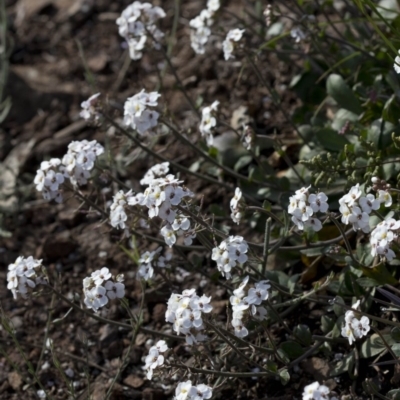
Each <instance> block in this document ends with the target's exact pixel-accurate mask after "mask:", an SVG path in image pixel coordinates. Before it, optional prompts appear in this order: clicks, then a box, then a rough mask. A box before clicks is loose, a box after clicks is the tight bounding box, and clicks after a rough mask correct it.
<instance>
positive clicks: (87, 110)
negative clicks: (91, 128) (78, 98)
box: [79, 93, 100, 120]
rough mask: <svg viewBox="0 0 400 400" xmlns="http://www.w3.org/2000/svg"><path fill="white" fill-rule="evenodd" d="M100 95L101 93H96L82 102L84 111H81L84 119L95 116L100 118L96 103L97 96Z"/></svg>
mask: <svg viewBox="0 0 400 400" xmlns="http://www.w3.org/2000/svg"><path fill="white" fill-rule="evenodd" d="M99 96H100V93H96V94H94V95H93V96H90V97H89V98H88V99H87V100H85V101H83V102H82V103H81V107H82V111H81V112H80V114H79V115H80V116H81V117H82V118H83V119H86V120H88V119H90V118H95V119H98V117H99V116H98V114H97V113H96V104H97V98H98V97H99Z"/></svg>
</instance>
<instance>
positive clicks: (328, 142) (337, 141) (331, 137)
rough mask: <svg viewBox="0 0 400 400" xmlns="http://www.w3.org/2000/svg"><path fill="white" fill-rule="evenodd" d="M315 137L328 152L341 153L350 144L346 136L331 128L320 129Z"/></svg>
mask: <svg viewBox="0 0 400 400" xmlns="http://www.w3.org/2000/svg"><path fill="white" fill-rule="evenodd" d="M315 136H316V137H317V139H318V141H319V143H320V144H321V146H322V147H323V148H324V149H325V150H328V151H341V150H343V149H344V146H345V145H346V144H349V143H350V142H349V141H348V140H347V138H346V137H345V136H342V135H339V134H338V133H337V131H334V130H333V129H331V128H322V129H319V130H318V131H317V132H316V133H315Z"/></svg>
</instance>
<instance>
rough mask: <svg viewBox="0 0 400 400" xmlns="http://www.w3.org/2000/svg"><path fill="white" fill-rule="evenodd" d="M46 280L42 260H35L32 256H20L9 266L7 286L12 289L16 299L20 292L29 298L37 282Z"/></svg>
mask: <svg viewBox="0 0 400 400" xmlns="http://www.w3.org/2000/svg"><path fill="white" fill-rule="evenodd" d="M45 282H46V279H45V276H44V275H43V273H42V260H35V259H34V258H33V257H32V256H29V257H28V258H24V257H18V258H17V259H16V260H15V262H14V263H13V264H9V266H8V272H7V288H8V289H10V290H11V292H12V294H13V297H14V299H15V300H16V299H17V296H18V294H20V295H21V296H22V297H23V298H27V297H28V295H29V294H30V293H31V292H32V291H33V289H35V288H36V285H37V284H42V283H45Z"/></svg>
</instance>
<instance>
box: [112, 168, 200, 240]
mask: <svg viewBox="0 0 400 400" xmlns="http://www.w3.org/2000/svg"><path fill="white" fill-rule="evenodd" d="M159 165H160V166H161V167H160V168H154V167H153V168H154V170H149V171H148V172H147V173H146V175H147V177H146V175H145V178H143V179H142V181H143V182H144V181H146V182H149V186H148V187H147V188H146V190H145V191H144V193H137V194H136V195H134V194H133V193H132V191H131V190H130V191H128V192H127V193H124V192H123V191H122V190H121V191H119V192H118V193H117V194H116V195H115V196H114V200H113V203H112V204H111V207H110V221H111V225H112V226H114V227H115V228H120V229H125V228H126V224H125V222H126V220H127V214H126V210H125V209H126V206H127V205H130V206H135V205H139V206H145V207H147V209H148V215H149V218H154V217H159V218H161V219H162V220H163V221H164V222H165V224H164V226H163V227H162V228H161V230H160V233H161V235H162V236H163V237H164V240H165V243H166V244H167V245H168V246H169V247H172V246H173V245H174V244H175V243H176V240H177V236H183V238H184V240H183V242H184V244H185V245H187V246H189V245H191V244H192V242H193V239H194V238H195V237H196V232H195V230H194V229H190V225H191V223H190V220H189V218H188V217H187V216H185V215H184V214H183V213H182V211H181V210H179V209H178V208H176V206H178V205H180V203H181V201H182V199H183V198H185V197H193V193H192V192H191V191H190V190H188V189H187V188H185V187H182V186H180V185H179V184H180V183H182V181H179V180H178V179H176V178H175V176H174V175H171V174H169V175H167V176H165V177H161V176H160V177H159V178H153V179H151V178H150V174H154V173H155V172H154V171H156V172H160V171H166V168H168V166H166V165H163V164H159ZM160 175H161V173H160ZM158 176H159V175H158Z"/></svg>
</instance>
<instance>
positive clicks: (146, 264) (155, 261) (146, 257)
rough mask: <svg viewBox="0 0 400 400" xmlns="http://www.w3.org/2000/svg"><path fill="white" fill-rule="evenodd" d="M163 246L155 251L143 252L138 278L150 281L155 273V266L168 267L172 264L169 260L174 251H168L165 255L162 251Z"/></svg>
mask: <svg viewBox="0 0 400 400" xmlns="http://www.w3.org/2000/svg"><path fill="white" fill-rule="evenodd" d="M161 250H162V247H159V248H158V249H157V250H155V251H146V252H144V253H143V254H141V256H140V258H139V269H138V271H137V277H138V279H144V280H145V281H148V280H149V279H151V278H152V277H153V275H154V267H156V268H168V267H169V266H170V265H169V264H168V262H169V261H170V260H171V258H172V252H171V251H167V252H166V253H165V255H164V256H162V255H161V254H160V253H161Z"/></svg>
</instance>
